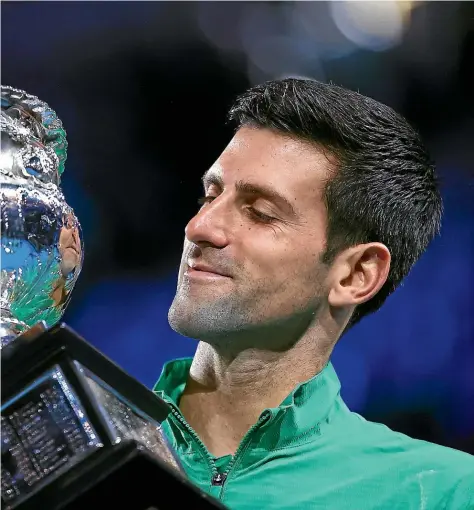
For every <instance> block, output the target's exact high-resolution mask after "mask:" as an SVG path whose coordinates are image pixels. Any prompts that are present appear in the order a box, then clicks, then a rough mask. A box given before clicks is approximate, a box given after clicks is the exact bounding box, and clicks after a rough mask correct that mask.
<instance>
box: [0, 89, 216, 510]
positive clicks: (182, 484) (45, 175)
mask: <svg viewBox="0 0 474 510" xmlns="http://www.w3.org/2000/svg"><path fill="white" fill-rule="evenodd" d="M1 100H2V117H1V130H2V153H1V158H0V160H1V164H0V171H1V178H2V181H1V242H2V246H1V250H2V255H1V295H0V307H1V310H0V313H1V318H0V335H1V351H0V352H1V356H2V385H1V394H2V405H1V455H2V459H1V460H2V466H1V497H2V504H3V508H6V509H7V510H10V509H18V510H27V509H32V510H33V509H35V510H36V509H42V510H59V509H64V510H75V509H81V510H82V509H84V508H108V507H109V506H110V507H115V506H117V507H122V506H123V505H124V499H125V500H127V499H128V500H133V502H134V504H133V506H132V507H130V506H128V508H133V509H134V510H153V509H157V508H160V509H162V508H170V509H171V508H224V506H223V505H221V504H220V503H219V502H218V501H217V500H216V501H214V500H213V498H210V497H209V496H208V495H206V494H205V493H203V492H202V491H200V490H199V489H198V488H197V487H195V486H194V485H192V484H191V483H190V482H189V481H188V479H187V477H186V476H185V474H184V472H183V470H182V467H181V464H180V462H179V460H178V458H177V456H176V455H175V453H174V451H173V449H172V448H171V446H170V444H169V443H168V440H167V438H166V436H165V434H164V433H163V430H162V423H163V422H164V420H166V418H167V416H168V414H169V413H170V412H171V410H170V408H169V406H168V405H167V404H166V403H165V402H164V401H163V400H161V399H160V398H159V397H158V396H157V395H155V394H154V393H153V392H152V391H151V390H149V389H148V388H146V387H145V386H143V385H142V384H141V383H139V382H138V381H136V380H135V379H134V378H132V377H130V376H129V375H128V374H127V373H126V372H124V371H123V370H122V369H121V368H120V367H118V366H117V365H115V364H114V363H113V362H112V361H110V360H109V359H108V358H106V357H105V356H104V355H103V354H101V353H100V352H99V351H97V350H96V349H94V347H92V346H91V345H90V344H88V343H87V341H85V340H84V339H82V338H81V337H80V336H79V335H77V334H76V333H75V332H74V331H72V330H71V329H70V328H68V327H67V326H66V325H64V324H60V323H59V322H58V321H59V320H60V318H61V316H62V314H63V313H64V310H65V308H66V306H67V304H68V303H69V300H70V297H71V291H72V290H73V288H74V285H75V283H76V281H77V278H78V276H79V273H80V270H81V267H82V262H83V253H84V250H83V244H82V238H81V229H80V225H79V222H78V220H77V218H76V216H75V215H74V212H73V210H72V209H71V208H70V207H69V206H68V204H67V203H66V201H65V199H64V196H63V194H62V192H61V190H60V188H59V183H60V177H61V175H62V173H63V171H64V163H65V160H66V147H67V142H66V133H65V131H64V129H63V127H62V124H61V121H60V120H59V119H58V117H57V116H56V114H55V113H54V111H53V110H51V109H50V108H49V106H48V105H47V104H46V103H44V102H42V101H40V100H39V99H38V98H36V97H34V96H31V95H29V94H27V93H26V92H23V91H20V90H16V89H13V88H11V87H4V86H2V97H1ZM117 327H120V324H118V325H117ZM168 492H169V493H170V494H168ZM171 494H172V495H171ZM104 500H105V502H104Z"/></svg>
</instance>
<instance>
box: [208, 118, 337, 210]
mask: <svg viewBox="0 0 474 510" xmlns="http://www.w3.org/2000/svg"><path fill="white" fill-rule="evenodd" d="M334 163H335V161H331V159H330V158H329V157H328V155H327V154H326V153H324V152H323V151H322V150H321V149H319V148H318V147H317V146H316V145H311V144H309V143H307V142H304V141H301V140H296V139H293V138H290V137H288V136H285V135H282V134H280V133H277V132H274V131H272V130H270V129H264V128H254V127H243V128H241V129H239V131H237V133H236V134H235V136H234V137H233V138H232V140H231V141H230V143H229V144H228V146H227V147H226V148H225V150H224V151H223V152H222V154H221V155H220V157H219V158H218V160H217V161H216V162H215V164H214V165H213V166H212V167H211V168H210V169H209V171H208V172H207V173H206V174H208V175H210V176H213V177H218V178H219V180H221V181H222V182H223V183H224V186H226V187H227V186H232V185H233V184H234V183H235V182H237V181H244V182H249V183H252V184H256V185H266V186H268V185H270V186H272V188H274V189H275V191H277V192H278V193H281V194H283V195H285V196H286V197H287V198H289V199H291V200H294V201H295V202H298V201H305V200H309V201H311V203H312V204H313V205H314V200H315V198H319V199H321V192H322V190H323V187H324V183H325V182H326V180H327V178H328V176H329V174H330V171H331V169H332V168H333V166H334Z"/></svg>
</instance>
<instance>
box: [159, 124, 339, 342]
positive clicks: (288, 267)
mask: <svg viewBox="0 0 474 510" xmlns="http://www.w3.org/2000/svg"><path fill="white" fill-rule="evenodd" d="M329 170H330V163H329V162H328V160H327V158H326V157H325V156H324V155H323V154H322V153H321V152H319V151H318V150H317V149H316V148H314V147H311V146H309V145H307V144H305V143H303V142H300V141H295V140H292V139H290V138H288V137H284V136H282V135H280V134H277V133H274V132H272V131H270V130H267V129H257V128H250V127H244V128H242V129H240V130H239V131H238V132H237V133H236V135H235V137H234V138H233V139H232V140H231V142H230V144H229V145H228V146H227V147H226V149H225V150H224V152H223V153H222V154H221V156H220V157H219V159H218V160H217V161H216V162H215V164H214V165H213V166H212V167H211V168H210V169H209V170H208V171H207V172H206V174H205V176H204V179H203V181H204V195H205V196H206V197H207V198H206V200H205V203H204V204H203V205H202V206H201V208H200V209H199V211H198V212H197V214H196V216H194V217H193V218H192V219H191V221H190V222H189V223H188V225H187V227H186V239H185V243H184V249H183V256H182V260H181V266H180V271H179V277H178V287H177V292H176V296H175V299H174V301H173V304H172V306H171V308H170V311H169V321H170V325H171V327H172V328H173V329H175V330H176V331H178V332H180V333H181V334H183V335H185V336H189V337H193V338H197V339H200V340H204V341H205V340H209V341H211V340H212V339H216V338H219V337H223V336H224V337H225V336H228V335H232V336H234V335H235V334H237V333H238V332H252V331H259V330H261V328H262V326H266V327H271V326H272V325H275V326H276V325H283V324H285V323H288V321H291V318H295V317H300V318H301V317H303V318H304V317H307V318H311V317H314V314H315V313H316V311H317V310H318V307H319V305H320V304H321V301H322V299H324V297H325V294H326V291H325V289H324V279H325V276H326V268H325V266H324V265H323V264H322V263H321V262H320V257H321V254H322V252H323V250H324V247H325V230H326V211H325V206H324V202H323V200H322V191H323V186H324V179H325V178H327V175H328V171H329ZM217 273H220V274H217Z"/></svg>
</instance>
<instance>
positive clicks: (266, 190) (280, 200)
mask: <svg viewBox="0 0 474 510" xmlns="http://www.w3.org/2000/svg"><path fill="white" fill-rule="evenodd" d="M202 183H203V185H204V187H207V186H210V185H211V184H214V185H215V186H217V187H219V188H220V189H224V182H223V180H222V177H221V176H220V175H216V174H215V173H213V172H212V173H211V172H209V171H208V172H206V173H205V174H204V175H203V176H202ZM235 189H236V191H237V192H239V193H242V194H247V195H249V194H252V195H258V196H259V197H262V198H266V199H268V200H271V201H272V202H274V203H275V204H276V205H277V206H278V207H279V208H280V209H282V210H283V211H284V212H286V213H287V214H289V215H290V216H292V217H293V218H296V217H297V216H298V215H297V213H296V211H295V208H294V207H293V205H292V204H291V202H290V201H289V200H288V199H287V198H285V197H284V196H283V195H281V194H280V193H278V191H276V190H275V189H273V188H272V187H271V186H267V185H263V184H252V183H250V182H245V181H238V182H237V183H236V184H235Z"/></svg>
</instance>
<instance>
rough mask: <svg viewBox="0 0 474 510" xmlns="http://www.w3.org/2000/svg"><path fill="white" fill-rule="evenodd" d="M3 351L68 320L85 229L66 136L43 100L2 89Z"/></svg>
mask: <svg viewBox="0 0 474 510" xmlns="http://www.w3.org/2000/svg"><path fill="white" fill-rule="evenodd" d="M1 129H2V152H1V158H0V172H1V179H2V181H1V235H2V237H1V239H2V246H1V250H2V253H1V257H2V271H1V296H0V309H1V319H0V335H1V343H2V346H3V345H5V344H6V343H8V342H10V341H11V340H12V339H14V338H15V337H16V336H17V335H19V334H20V333H23V332H24V331H26V330H27V329H28V328H29V327H31V326H33V325H34V324H36V323H37V322H39V321H45V322H46V324H48V325H52V324H54V323H56V322H57V321H58V320H59V319H60V318H61V316H62V314H63V313H64V310H65V307H66V306H67V304H68V302H69V298H70V295H71V291H72V289H73V288H74V285H75V283H76V281H77V278H78V276H79V273H80V271H81V267H82V253H83V245H82V240H81V231H80V225H79V222H78V220H77V218H76V216H75V215H74V211H73V210H72V209H71V207H69V205H68V204H67V202H66V200H65V198H64V196H63V194H62V192H61V189H60V187H59V184H60V179H61V175H62V173H63V171H64V164H65V161H66V150H67V141H66V133H65V131H64V129H63V126H62V123H61V121H60V120H59V119H58V117H57V115H56V113H55V112H54V111H53V110H51V108H49V106H48V105H47V104H46V103H44V102H43V101H40V100H39V99H38V98H36V97H34V96H31V95H29V94H27V93H25V92H23V91H20V90H17V89H13V88H11V87H4V86H2V116H1Z"/></svg>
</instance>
